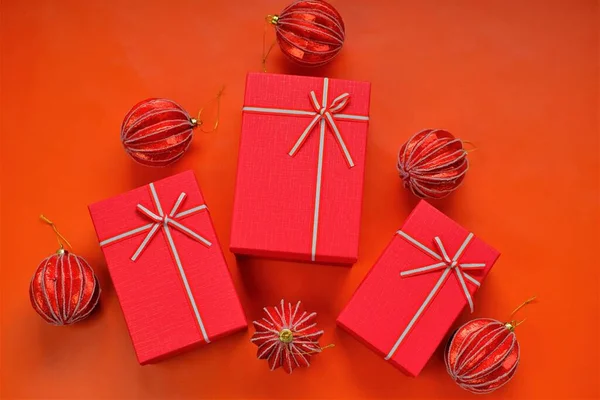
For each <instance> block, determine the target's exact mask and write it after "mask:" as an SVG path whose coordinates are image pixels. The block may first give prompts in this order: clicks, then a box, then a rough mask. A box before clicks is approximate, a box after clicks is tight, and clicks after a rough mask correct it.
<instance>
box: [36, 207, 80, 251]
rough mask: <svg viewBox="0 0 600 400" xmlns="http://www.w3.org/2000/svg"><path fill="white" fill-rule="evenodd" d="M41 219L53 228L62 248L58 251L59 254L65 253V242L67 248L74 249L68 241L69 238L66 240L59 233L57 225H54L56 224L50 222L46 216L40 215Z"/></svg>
mask: <svg viewBox="0 0 600 400" xmlns="http://www.w3.org/2000/svg"><path fill="white" fill-rule="evenodd" d="M40 219H41V220H42V221H44V222H45V223H47V224H48V225H50V226H51V227H52V229H53V230H54V233H55V234H56V240H57V241H58V245H59V246H60V249H59V250H58V251H57V253H58V254H62V253H64V252H65V251H64V249H65V248H64V246H63V242H64V243H66V244H67V246H69V248H70V249H72V248H73V246H71V243H69V241H68V240H67V238H65V237H64V236H63V235H62V234H61V233H60V232H59V231H58V228H57V227H56V225H55V224H54V222H52V221H50V220H49V219H48V218H47V217H46V216H44V214H40ZM61 240H62V241H61Z"/></svg>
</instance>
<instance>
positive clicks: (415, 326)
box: [337, 201, 500, 376]
mask: <svg viewBox="0 0 600 400" xmlns="http://www.w3.org/2000/svg"><path fill="white" fill-rule="evenodd" d="M401 232H403V233H404V234H406V235H408V237H410V238H412V239H414V240H416V241H418V242H419V243H421V244H422V245H425V246H426V247H427V248H429V249H430V250H431V251H432V252H433V253H436V254H438V256H439V258H437V257H435V256H434V255H433V253H429V252H427V251H425V250H424V249H422V248H421V247H419V246H418V245H415V243H413V242H411V240H410V239H407V238H406V237H405V236H403V235H402V234H399V233H397V234H396V235H395V236H394V238H393V239H392V241H391V243H390V244H389V245H388V247H387V248H386V249H385V251H384V252H383V254H382V255H381V257H380V258H379V260H378V261H377V262H376V263H375V265H374V266H373V267H372V269H371V270H370V271H369V273H368V274H367V276H366V277H365V279H364V280H363V282H362V283H361V284H360V286H359V288H358V289H357V290H356V292H355V293H354V295H353V296H352V298H351V300H350V302H349V303H348V304H347V305H346V307H345V308H344V310H343V311H342V313H341V314H340V316H339V317H338V320H337V322H338V324H339V325H340V326H341V327H343V328H344V329H346V330H347V331H348V332H350V333H351V334H352V335H354V336H355V337H356V338H358V339H359V340H361V341H362V342H363V343H365V344H367V345H368V346H369V347H371V348H372V349H374V350H375V351H376V352H378V353H379V354H381V355H382V356H384V357H385V358H386V359H388V360H389V361H390V362H391V363H392V364H394V365H395V366H397V367H398V368H400V369H401V370H402V371H404V372H405V373H406V374H407V375H410V376H417V375H418V374H419V373H420V371H421V370H422V369H423V367H424V366H425V364H426V363H427V361H428V360H429V359H430V358H431V356H432V354H433V352H434V351H435V349H436V348H437V347H438V346H439V344H440V343H441V342H442V340H443V339H444V336H445V335H446V333H447V332H448V330H449V329H450V328H451V326H452V324H453V323H454V321H455V320H456V318H457V317H458V316H459V314H460V313H461V311H462V310H463V309H464V308H465V306H466V305H468V304H469V302H468V300H467V295H466V293H465V289H466V290H467V291H468V293H469V297H471V298H472V296H473V294H474V293H475V291H476V289H477V287H478V286H477V284H475V283H474V281H478V282H479V283H481V282H482V281H483V279H484V278H485V276H486V275H487V274H488V272H489V270H490V268H491V267H492V266H493V265H494V263H495V262H496V260H497V258H498V257H499V255H500V253H498V251H496V250H494V249H493V248H492V247H490V246H489V245H487V244H486V243H484V242H483V241H482V240H480V239H478V238H477V237H476V236H473V237H472V238H471V239H470V240H468V237H469V236H470V232H469V231H467V230H466V229H465V228H463V227H461V226H460V225H458V224H457V223H456V222H454V221H453V220H451V219H450V218H448V217H447V216H446V215H444V214H443V213H441V212H440V211H438V210H437V209H435V208H434V207H432V206H431V205H429V204H428V203H427V202H425V201H421V202H420V203H419V204H418V205H417V206H416V207H415V209H414V210H413V211H412V213H411V214H410V215H409V217H408V218H407V220H406V221H405V223H404V225H403V227H402V229H401ZM436 237H438V238H439V240H440V243H442V245H443V249H444V251H445V252H446V254H447V256H448V258H449V259H450V260H449V262H448V261H447V260H446V259H445V257H444V252H443V251H442V250H441V249H440V248H439V246H437V245H436V240H435V238H436ZM465 243H466V245H465V246H463V245H464V244H465ZM461 248H462V251H461ZM457 254H458V257H457ZM455 258H456V263H454V264H455V266H454V267H452V264H453V263H452V261H453V260H455ZM436 264H440V266H439V267H438V268H437V269H433V265H436ZM441 264H444V265H441ZM481 264H485V266H482V265H481ZM477 265H479V267H477ZM426 266H432V269H431V270H429V271H421V272H422V273H415V274H414V275H404V276H401V275H400V274H401V272H404V273H405V274H406V273H409V274H412V273H413V271H415V270H416V269H422V268H423V267H426ZM449 267H450V268H449ZM457 269H460V271H461V272H460V277H459V272H457V271H456V270H457ZM446 270H447V271H446ZM443 274H446V275H445V276H446V277H445V279H444V276H442V275H443ZM471 278H472V279H473V280H471ZM440 280H442V282H441V283H440V286H439V287H438V288H437V290H436V285H437V283H438V282H440ZM461 282H463V283H464V285H463V283H461ZM430 296H431V297H430ZM428 299H430V301H429V302H428ZM424 304H425V306H424ZM467 308H469V307H467ZM419 310H421V312H420V314H419Z"/></svg>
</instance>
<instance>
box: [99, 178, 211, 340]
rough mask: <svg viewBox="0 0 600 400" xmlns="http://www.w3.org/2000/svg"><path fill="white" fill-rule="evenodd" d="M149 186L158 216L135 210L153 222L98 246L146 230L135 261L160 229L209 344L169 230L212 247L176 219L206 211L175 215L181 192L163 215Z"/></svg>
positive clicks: (147, 211) (135, 255)
mask: <svg viewBox="0 0 600 400" xmlns="http://www.w3.org/2000/svg"><path fill="white" fill-rule="evenodd" d="M149 186H150V192H151V193H152V199H153V201H154V205H155V206H156V211H157V213H158V214H156V213H154V212H152V211H150V210H148V209H147V208H146V207H144V206H143V205H141V204H138V205H137V209H138V210H140V211H141V212H142V214H144V215H145V216H146V217H148V218H150V219H151V220H152V221H154V222H152V223H150V224H148V225H144V226H141V227H139V228H135V229H132V230H129V231H127V232H125V233H121V234H119V235H116V236H113V237H111V238H108V239H106V240H103V241H101V242H100V246H106V245H108V244H111V243H114V242H117V241H120V240H122V239H124V238H127V237H129V236H133V235H137V234H138V233H140V232H145V231H147V230H150V232H148V234H147V235H146V237H145V238H144V240H143V241H142V243H141V244H140V245H139V247H138V248H137V250H136V251H135V253H134V254H133V255H132V256H131V260H132V261H136V260H137V259H138V258H139V256H140V255H141V254H142V252H143V251H144V249H145V248H146V247H148V244H149V243H150V241H151V240H152V238H153V237H154V235H156V233H157V232H158V230H159V229H160V228H161V227H162V228H163V231H164V233H165V237H166V238H167V243H168V244H169V249H170V251H171V254H172V255H173V259H174V260H175V264H177V269H178V270H179V274H180V275H181V280H182V281H183V285H184V287H185V290H186V293H187V296H188V299H189V300H190V304H191V305H192V308H193V310H194V315H195V316H196V321H197V322H198V326H199V327H200V331H201V332H202V336H203V338H204V340H205V341H206V343H210V340H209V338H208V335H207V333H206V329H205V327H204V323H203V322H202V318H201V317H200V312H199V311H198V306H197V305H196V301H195V300H194V295H193V294H192V289H191V288H190V285H189V283H188V280H187V276H186V274H185V270H184V269H183V265H182V263H181V259H180V258H179V253H178V251H177V247H176V246H175V242H174V241H173V236H172V235H171V230H170V227H173V228H175V229H177V230H178V231H180V232H182V233H184V234H186V235H187V236H189V237H190V238H192V239H194V240H196V241H198V242H200V243H202V244H203V245H205V246H206V247H210V246H211V245H212V243H211V242H209V241H208V240H207V239H206V238H204V237H202V236H201V235H199V234H198V233H196V232H194V231H193V230H191V229H190V228H188V227H186V226H185V225H183V224H181V223H180V222H179V221H178V219H181V218H183V217H188V216H190V215H192V214H195V213H197V212H198V211H201V210H204V209H206V205H205V204H202V205H199V206H196V207H192V208H189V209H187V210H185V211H182V212H180V213H177V211H178V210H179V207H180V206H181V204H182V203H183V200H184V199H185V197H186V194H185V193H183V192H182V193H181V194H180V195H179V198H178V199H177V201H176V202H175V205H174V206H173V208H172V209H171V212H170V213H169V215H165V214H164V212H163V209H162V205H161V203H160V199H159V198H158V195H157V194H156V188H155V187H154V183H150V185H149Z"/></svg>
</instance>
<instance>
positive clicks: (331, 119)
mask: <svg viewBox="0 0 600 400" xmlns="http://www.w3.org/2000/svg"><path fill="white" fill-rule="evenodd" d="M328 91H329V79H328V78H323V101H322V102H321V103H319V101H318V100H317V96H316V94H315V91H314V90H312V91H311V92H310V100H311V105H312V107H313V108H314V110H315V111H306V110H290V109H285V108H269V107H243V108H242V110H243V111H250V112H257V113H266V114H283V115H307V116H312V117H313V119H312V120H311V121H310V123H309V124H308V126H307V127H306V129H304V132H302V134H301V135H300V137H299V138H298V140H297V141H296V143H295V144H294V147H292V149H291V150H290V151H289V153H288V154H289V155H290V156H294V155H295V154H296V153H298V150H299V149H300V147H302V145H303V144H304V142H305V141H306V138H307V137H308V135H309V134H310V132H311V131H312V129H313V128H314V127H315V126H316V125H317V122H319V121H320V136H319V158H318V162H317V189H316V192H315V213H314V218H313V234H312V251H311V253H312V254H311V260H312V261H315V258H316V254H317V232H318V227H319V208H320V202H321V186H322V182H321V181H322V176H323V150H324V148H325V126H326V125H327V124H329V126H330V127H331V130H332V131H333V134H334V137H335V139H336V141H337V143H338V145H339V146H340V149H341V151H342V153H343V155H344V159H345V160H346V163H347V164H348V167H349V168H352V167H354V165H355V164H354V161H353V160H352V156H351V155H350V152H349V151H348V148H347V146H346V143H345V142H344V139H343V138H342V135H341V134H340V130H339V128H338V126H337V124H336V122H335V121H336V120H337V119H340V120H353V121H368V120H369V117H368V116H366V115H351V114H340V113H339V111H341V110H343V109H344V108H345V107H346V106H347V105H348V102H349V101H350V94H349V93H342V94H341V95H339V96H338V97H336V98H335V99H333V101H332V102H331V104H330V105H329V106H328V105H327V96H328Z"/></svg>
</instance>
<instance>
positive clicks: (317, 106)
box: [289, 90, 354, 168]
mask: <svg viewBox="0 0 600 400" xmlns="http://www.w3.org/2000/svg"><path fill="white" fill-rule="evenodd" d="M310 100H311V104H312V106H313V108H314V110H315V114H314V115H315V116H314V118H313V119H312V121H310V123H309V124H308V126H307V127H306V129H305V130H304V132H302V135H300V137H299V138H298V140H297V141H296V144H294V147H292V150H290V152H289V155H290V156H294V155H295V154H296V153H297V152H298V150H299V149H300V147H302V144H304V142H305V140H306V138H307V137H308V134H309V133H310V132H311V131H312V129H313V128H314V127H315V126H316V125H317V123H318V122H321V134H323V133H324V132H325V125H326V124H327V125H329V127H330V128H331V130H333V135H334V136H335V139H336V140H337V142H338V144H339V146H340V149H341V150H342V153H343V154H344V158H345V159H346V163H347V164H348V166H349V167H350V168H352V167H354V161H353V160H352V156H350V152H349V151H348V148H347V147H346V143H345V142H344V139H343V138H342V135H341V133H340V130H339V129H338V127H337V124H336V123H335V117H336V115H337V114H338V113H339V112H340V111H341V110H343V109H344V108H346V106H347V105H348V102H349V101H350V94H349V93H342V94H341V95H339V96H338V97H336V98H335V99H333V101H332V102H331V104H330V105H327V92H326V91H325V92H324V94H323V104H321V103H319V100H317V95H316V94H315V91H314V90H311V92H310Z"/></svg>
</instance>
